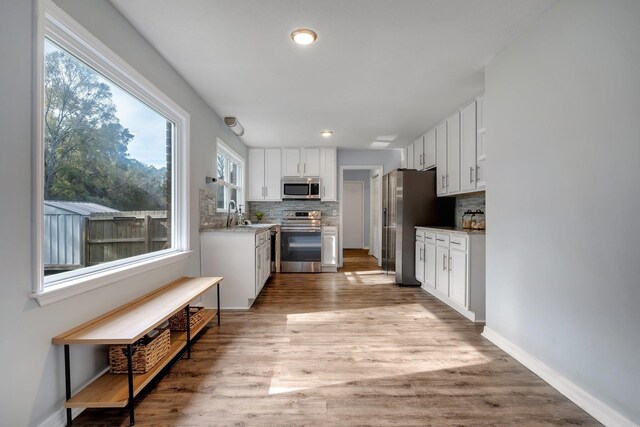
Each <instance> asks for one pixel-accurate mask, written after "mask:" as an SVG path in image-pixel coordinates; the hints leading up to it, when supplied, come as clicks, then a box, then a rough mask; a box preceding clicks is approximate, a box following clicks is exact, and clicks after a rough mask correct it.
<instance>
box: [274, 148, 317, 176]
mask: <svg viewBox="0 0 640 427" xmlns="http://www.w3.org/2000/svg"><path fill="white" fill-rule="evenodd" d="M282 176H284V177H309V176H313V177H315V176H320V149H319V148H283V149H282Z"/></svg>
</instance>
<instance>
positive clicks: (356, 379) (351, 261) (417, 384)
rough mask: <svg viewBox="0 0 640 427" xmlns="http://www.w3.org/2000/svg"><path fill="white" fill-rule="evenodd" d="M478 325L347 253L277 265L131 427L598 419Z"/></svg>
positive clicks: (101, 417) (144, 405) (143, 404)
mask: <svg viewBox="0 0 640 427" xmlns="http://www.w3.org/2000/svg"><path fill="white" fill-rule="evenodd" d="M481 331H482V328H481V327H480V326H476V325H473V324H472V323H470V322H469V321H468V320H466V319H465V318H463V317H462V316H461V315H459V314H458V313H457V312H455V311H454V310H452V309H450V308H449V307H447V306H446V305H444V304H443V303H441V302H439V301H438V300H436V299H434V298H433V297H431V296H429V295H428V294H427V293H425V292H423V291H421V290H420V289H419V288H411V287H396V286H394V285H393V284H392V282H391V280H390V279H389V278H387V277H386V276H385V275H384V274H383V273H382V272H381V271H379V269H378V267H377V266H376V264H375V260H373V259H372V258H371V257H368V256H366V252H363V251H355V250H354V251H347V254H346V257H345V268H344V269H342V270H341V271H340V272H338V273H324V274H280V275H275V277H274V278H272V279H271V280H270V281H269V283H268V284H267V286H266V287H265V289H264V290H263V292H262V295H261V296H260V297H259V299H258V301H256V303H255V305H254V307H253V308H252V309H251V310H250V311H247V312H235V313H223V316H222V326H221V327H219V328H218V327H217V326H211V327H210V328H209V329H208V330H206V331H205V332H204V334H203V335H202V336H201V337H200V339H199V340H198V341H197V343H196V344H195V345H194V347H193V351H192V359H191V360H181V361H180V362H179V363H178V364H176V365H175V366H174V367H173V368H172V369H171V371H170V372H169V373H168V374H167V375H166V376H165V377H164V378H163V379H162V380H161V381H160V382H158V383H157V384H156V386H155V387H153V388H152V389H151V390H150V391H149V392H147V393H144V394H142V395H141V396H140V398H138V399H137V407H136V425H139V426H212V425H242V426H245V425H260V426H262V425H287V426H291V425H331V426H346V425H375V426H425V425H474V426H476V425H505V426H513V425H598V423H597V422H596V421H595V420H594V419H593V418H591V417H590V416H589V415H587V414H586V413H585V412H583V411H582V410H581V409H580V408H578V407H577V406H576V405H574V404H573V403H571V402H570V401H569V400H567V399H566V398H565V397H563V396H562V395H560V394H559V393H558V392H557V391H555V390H554V389H553V388H551V387H550V386H549V385H547V384H546V383H545V382H543V381H542V380H541V379H539V378H538V377H537V376H535V375H534V374H533V373H531V372H530V371H528V370H527V369H526V368H524V367H523V366H522V365H520V364H519V363H518V362H516V361H515V360H514V359H512V358H511V357H509V356H508V355H507V354H505V353H504V352H502V351H501V350H500V349H498V348H497V347H495V346H494V345H492V344H491V343H489V342H488V341H487V340H485V339H484V338H482V337H481V336H480V333H481ZM128 424H129V422H128V417H127V411H126V410H86V411H85V412H84V413H83V414H81V415H80V416H79V417H78V419H77V420H76V421H75V422H74V425H82V426H96V425H123V426H125V425H128Z"/></svg>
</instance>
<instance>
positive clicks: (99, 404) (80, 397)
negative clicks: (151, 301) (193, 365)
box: [65, 309, 217, 408]
mask: <svg viewBox="0 0 640 427" xmlns="http://www.w3.org/2000/svg"><path fill="white" fill-rule="evenodd" d="M216 314H217V311H216V310H211V309H205V315H204V319H203V320H202V321H201V322H200V323H199V324H197V325H195V326H194V327H193V328H192V329H191V336H192V337H194V336H195V335H196V334H198V333H199V332H200V331H201V330H202V329H203V328H204V327H205V326H206V325H207V324H208V323H209V322H210V321H211V320H212V319H213V318H214V316H215V315H216ZM186 345H187V332H186V331H171V349H170V350H169V353H168V354H167V355H166V356H165V357H164V358H163V359H162V360H160V361H159V362H158V363H157V364H156V365H155V366H154V367H153V368H151V369H150V370H149V371H148V372H146V373H144V374H134V375H133V395H134V396H137V395H138V393H140V391H142V389H143V388H144V387H145V386H146V385H147V384H149V382H151V380H152V379H153V378H154V377H155V376H156V375H158V373H159V372H160V371H161V370H162V369H163V368H164V367H166V366H167V364H168V363H169V362H171V360H173V359H174V358H175V357H176V356H177V355H178V354H180V352H181V351H182V350H183V349H184V348H185V347H186ZM127 381H128V377H127V375H126V374H111V373H108V372H107V373H105V374H103V375H101V376H100V377H98V378H97V379H96V380H95V381H93V382H92V383H90V384H89V385H87V386H86V387H85V388H83V389H82V390H80V391H79V392H77V393H76V394H75V395H74V396H73V397H71V399H69V400H67V402H66V404H65V406H66V407H67V408H124V407H126V406H127V404H128V403H129V385H128V382H127Z"/></svg>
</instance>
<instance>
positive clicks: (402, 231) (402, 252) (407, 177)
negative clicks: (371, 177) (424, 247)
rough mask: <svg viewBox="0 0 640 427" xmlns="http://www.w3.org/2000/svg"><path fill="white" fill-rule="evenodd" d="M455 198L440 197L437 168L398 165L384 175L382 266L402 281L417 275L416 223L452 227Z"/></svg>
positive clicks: (412, 282)
mask: <svg viewBox="0 0 640 427" xmlns="http://www.w3.org/2000/svg"><path fill="white" fill-rule="evenodd" d="M454 224H455V198H453V197H436V172H435V171H416V170H410V169H397V170H394V171H392V172H389V173H388V174H386V175H385V176H384V177H383V178H382V268H383V269H384V270H385V271H386V272H387V274H390V275H395V282H396V284H398V285H420V283H419V282H418V281H417V280H416V277H415V249H416V247H415V236H416V230H415V226H418V225H424V226H443V227H452V226H454Z"/></svg>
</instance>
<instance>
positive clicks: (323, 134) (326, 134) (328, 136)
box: [320, 129, 333, 138]
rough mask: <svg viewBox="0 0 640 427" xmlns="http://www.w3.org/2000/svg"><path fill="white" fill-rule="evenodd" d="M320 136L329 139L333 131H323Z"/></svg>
mask: <svg viewBox="0 0 640 427" xmlns="http://www.w3.org/2000/svg"><path fill="white" fill-rule="evenodd" d="M320 135H322V136H324V137H325V138H330V137H332V136H333V131H332V130H329V129H325V130H323V131H322V132H320Z"/></svg>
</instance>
